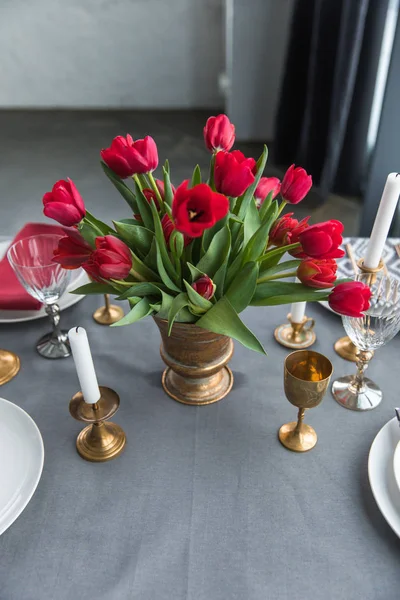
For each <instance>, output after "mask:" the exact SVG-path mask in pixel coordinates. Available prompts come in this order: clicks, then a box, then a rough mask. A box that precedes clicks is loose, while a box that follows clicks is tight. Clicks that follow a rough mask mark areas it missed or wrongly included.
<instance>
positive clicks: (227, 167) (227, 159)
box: [214, 150, 257, 198]
mask: <svg viewBox="0 0 400 600" xmlns="http://www.w3.org/2000/svg"><path fill="white" fill-rule="evenodd" d="M256 165H257V163H256V161H255V160H254V158H246V157H245V156H244V154H242V152H240V150H234V151H233V152H217V154H216V155H215V168H214V181H215V187H216V188H217V190H218V191H219V192H221V194H225V195H226V196H232V197H233V198H236V197H237V196H241V195H242V194H243V193H244V192H245V191H246V190H247V188H248V187H249V186H250V185H251V184H252V183H253V181H254V174H253V170H254V169H255V168H256Z"/></svg>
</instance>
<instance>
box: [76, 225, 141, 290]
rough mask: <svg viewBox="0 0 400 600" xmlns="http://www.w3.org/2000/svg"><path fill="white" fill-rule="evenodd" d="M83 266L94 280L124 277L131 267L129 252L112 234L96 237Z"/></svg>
mask: <svg viewBox="0 0 400 600" xmlns="http://www.w3.org/2000/svg"><path fill="white" fill-rule="evenodd" d="M83 268H84V269H85V271H86V272H87V273H88V274H89V275H90V277H91V278H92V279H94V280H95V281H101V280H102V279H125V277H127V276H128V275H129V271H130V270H131V268H132V256H131V252H130V250H129V248H128V246H127V245H126V244H124V242H121V240H119V239H118V238H116V237H114V236H113V235H106V236H104V237H97V238H96V250H95V251H94V252H93V254H92V256H91V257H90V259H89V260H88V262H86V263H85V264H84V265H83Z"/></svg>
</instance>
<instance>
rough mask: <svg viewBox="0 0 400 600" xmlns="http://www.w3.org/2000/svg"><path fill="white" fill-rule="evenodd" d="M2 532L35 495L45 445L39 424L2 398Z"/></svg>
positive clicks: (0, 454) (0, 498) (0, 532)
mask: <svg viewBox="0 0 400 600" xmlns="http://www.w3.org/2000/svg"><path fill="white" fill-rule="evenodd" d="M0 457H1V458H0V535H1V534H2V533H3V532H4V531H5V530H6V529H8V527H10V525H11V524H12V523H13V522H14V521H15V519H17V518H18V517H19V515H20V514H21V513H22V511H23V510H24V508H25V506H26V505H27V504H28V502H29V500H30V499H31V498H32V496H33V493H34V491H35V490H36V487H37V484H38V483H39V479H40V476H41V474H42V469H43V459H44V447H43V440H42V436H41V435H40V431H39V429H38V428H37V425H36V423H35V422H34V421H33V420H32V418H31V417H30V416H29V415H28V414H27V413H26V412H25V411H24V410H22V408H20V407H19V406H17V405H16V404H13V403H12V402H8V401H7V400H4V398H0Z"/></svg>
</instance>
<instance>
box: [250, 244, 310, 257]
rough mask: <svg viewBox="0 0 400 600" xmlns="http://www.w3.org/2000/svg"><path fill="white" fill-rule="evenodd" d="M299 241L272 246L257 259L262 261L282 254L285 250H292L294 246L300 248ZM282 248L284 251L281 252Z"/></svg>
mask: <svg viewBox="0 0 400 600" xmlns="http://www.w3.org/2000/svg"><path fill="white" fill-rule="evenodd" d="M300 246H301V244H300V242H296V243H295V244H288V245H287V246H279V247H278V248H274V249H273V250H267V252H266V253H265V254H263V255H262V256H260V258H259V259H258V261H259V262H264V260H268V259H269V258H272V257H274V256H276V255H277V254H284V253H285V252H289V251H290V250H294V249H295V248H300ZM282 250H284V251H285V252H283V253H282Z"/></svg>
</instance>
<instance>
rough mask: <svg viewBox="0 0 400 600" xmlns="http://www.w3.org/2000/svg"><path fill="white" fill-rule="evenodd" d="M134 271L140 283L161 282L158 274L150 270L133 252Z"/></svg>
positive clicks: (132, 270)
mask: <svg viewBox="0 0 400 600" xmlns="http://www.w3.org/2000/svg"><path fill="white" fill-rule="evenodd" d="M131 255H132V269H131V272H132V274H133V275H134V277H136V279H138V280H139V281H159V279H160V277H159V275H158V273H156V272H155V271H152V270H151V269H149V267H148V266H147V265H145V263H144V262H143V261H142V260H141V259H140V258H139V257H138V256H137V255H136V254H135V253H134V252H133V250H131Z"/></svg>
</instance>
